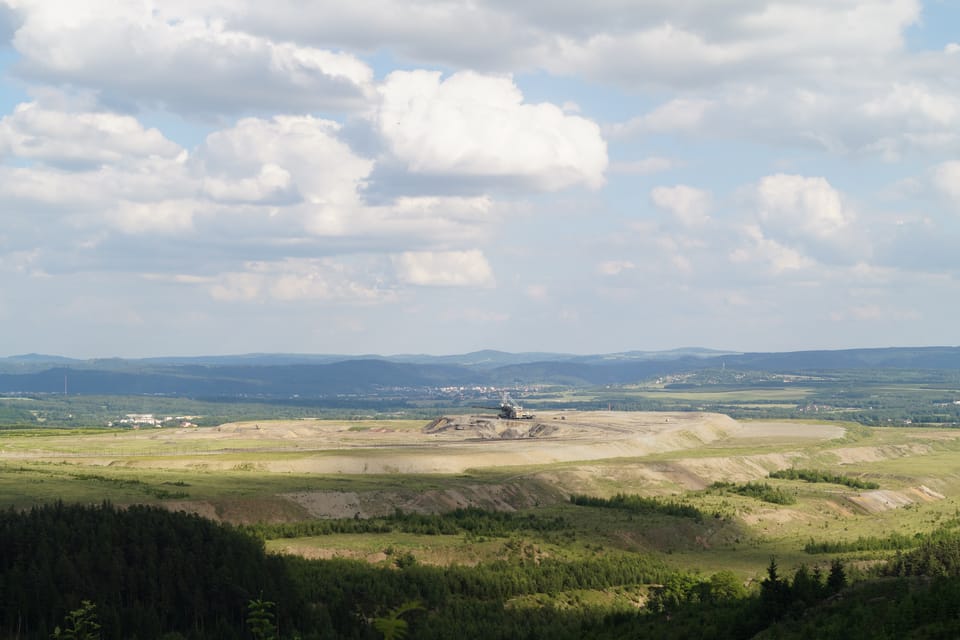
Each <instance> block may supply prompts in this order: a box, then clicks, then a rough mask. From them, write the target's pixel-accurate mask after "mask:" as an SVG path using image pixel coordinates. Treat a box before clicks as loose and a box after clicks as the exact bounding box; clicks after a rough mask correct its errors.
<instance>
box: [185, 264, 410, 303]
mask: <svg viewBox="0 0 960 640" xmlns="http://www.w3.org/2000/svg"><path fill="white" fill-rule="evenodd" d="M376 271H377V268H376V265H375V264H370V263H369V261H366V262H365V263H364V264H362V265H360V266H359V267H358V266H354V265H350V264H347V263H344V262H340V261H336V260H333V259H330V258H321V259H306V258H287V259H284V260H281V261H276V262H248V263H246V264H245V265H244V270H243V271H234V272H226V273H222V274H219V275H217V276H214V277H210V278H205V279H203V280H201V281H200V284H202V285H203V286H205V287H206V288H207V290H208V291H209V293H210V295H211V296H212V297H213V298H214V299H216V300H222V301H230V302H262V301H267V300H274V301H278V302H288V303H295V302H309V301H339V302H349V303H379V302H384V301H389V300H392V299H394V297H395V295H396V294H395V291H394V290H393V289H392V288H391V287H389V286H386V285H385V284H383V282H382V281H380V280H381V278H382V275H378V274H377V273H376Z"/></svg>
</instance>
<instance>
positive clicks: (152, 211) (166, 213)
mask: <svg viewBox="0 0 960 640" xmlns="http://www.w3.org/2000/svg"><path fill="white" fill-rule="evenodd" d="M196 206H197V205H196V203H195V202H193V201H190V200H186V201H184V200H170V201H163V202H150V203H143V202H129V201H125V202H121V203H119V204H118V205H117V206H116V207H115V208H113V209H112V210H111V211H109V212H108V213H107V218H108V220H110V221H111V222H112V223H113V224H114V225H116V227H117V228H119V229H120V230H121V231H123V232H124V233H131V234H140V233H158V232H159V233H181V232H184V231H188V230H190V229H192V228H193V216H194V213H195V207H196Z"/></svg>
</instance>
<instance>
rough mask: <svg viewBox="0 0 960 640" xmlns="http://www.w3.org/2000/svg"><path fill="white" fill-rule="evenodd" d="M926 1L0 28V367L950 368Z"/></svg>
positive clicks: (296, 6) (949, 292)
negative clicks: (824, 355) (239, 363)
mask: <svg viewBox="0 0 960 640" xmlns="http://www.w3.org/2000/svg"><path fill="white" fill-rule="evenodd" d="M957 25H960V3H958V2H954V1H953V0H923V1H920V0H769V1H767V0H643V1H642V2H641V1H638V0H594V1H593V2H583V1H582V0H578V1H576V2H574V1H572V0H552V1H550V2H546V1H544V0H537V1H531V0H510V1H507V0H352V1H351V2H349V3H344V2H329V1H326V0H318V1H315V2H306V1H304V0H272V1H271V2H263V1H262V0H257V1H254V0H0V283H2V285H0V327H2V331H0V355H2V354H6V355H11V354H20V353H30V352H36V353H51V354H59V355H66V356H72V357H112V356H119V357H140V356H159V355H199V354H210V355H213V354H230V353H253V352H287V353H343V354H361V353H381V354H398V353H432V354H444V353H463V352H467V351H473V350H478V349H486V348H491V349H501V350H506V351H559V352H566V353H604V352H618V351H626V350H633V349H640V350H659V349H671V348H677V347H685V346H699V347H712V348H718V349H731V350H741V351H787V350H801V349H839V348H852V347H882V346H920V345H954V344H957V343H958V342H960V340H958V339H957V337H956V336H957V329H956V327H957V326H958V324H957V319H956V315H957V313H958V312H960V295H958V294H960V287H958V277H960V252H958V247H960V30H958V29H957Z"/></svg>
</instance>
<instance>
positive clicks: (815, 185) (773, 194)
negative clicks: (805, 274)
mask: <svg viewBox="0 0 960 640" xmlns="http://www.w3.org/2000/svg"><path fill="white" fill-rule="evenodd" d="M754 197H755V198H756V207H757V213H758V215H759V217H760V220H761V221H762V222H763V224H764V225H765V226H767V227H769V228H773V229H778V230H780V231H782V232H783V233H785V234H786V235H789V236H801V237H808V238H815V239H819V240H825V239H830V238H833V237H836V236H837V235H838V234H841V233H843V232H844V231H845V230H847V229H848V228H849V227H850V225H851V224H852V223H853V221H854V218H855V216H854V214H853V212H852V211H850V209H849V208H848V207H846V206H844V203H843V200H842V198H841V196H840V192H838V191H837V190H836V189H834V188H833V187H832V186H830V183H829V182H827V180H826V179H825V178H820V177H817V178H808V177H805V176H798V175H786V174H782V173H779V174H776V175H772V176H767V177H765V178H763V179H762V180H761V181H760V182H759V184H757V186H756V189H755V191H754Z"/></svg>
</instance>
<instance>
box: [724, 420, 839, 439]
mask: <svg viewBox="0 0 960 640" xmlns="http://www.w3.org/2000/svg"><path fill="white" fill-rule="evenodd" d="M740 424H741V428H740V429H739V430H738V431H737V432H736V433H733V434H732V435H731V437H732V438H734V439H747V438H751V439H752V438H787V439H790V440H794V441H796V440H834V439H836V438H842V437H843V436H844V434H846V429H844V428H843V427H841V426H838V425H835V424H815V423H808V422H767V421H753V420H750V421H747V422H742V423H740Z"/></svg>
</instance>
